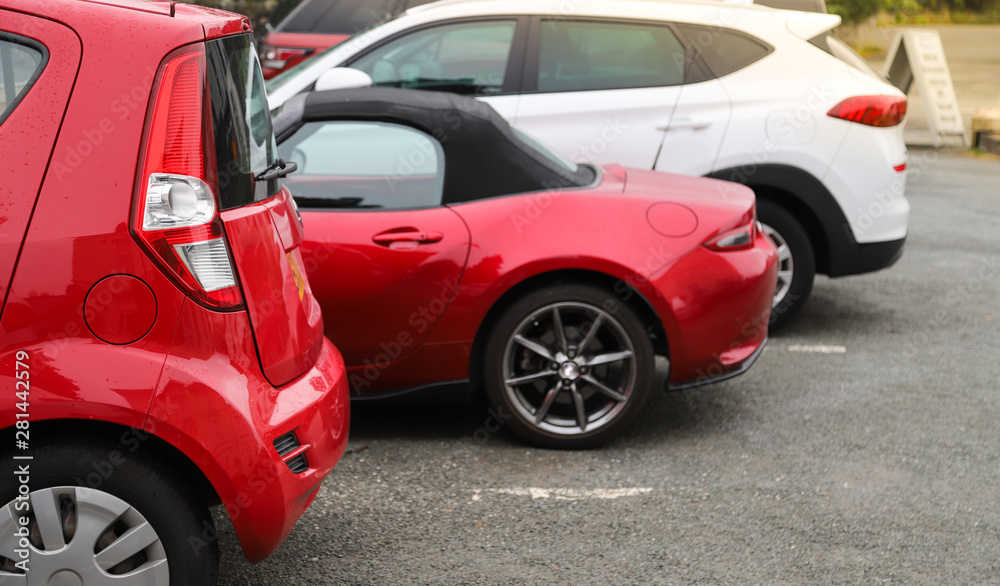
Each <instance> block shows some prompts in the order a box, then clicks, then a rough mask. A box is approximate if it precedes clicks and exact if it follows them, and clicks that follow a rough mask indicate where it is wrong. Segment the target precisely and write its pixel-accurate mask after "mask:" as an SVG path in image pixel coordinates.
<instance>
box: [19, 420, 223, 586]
mask: <svg viewBox="0 0 1000 586" xmlns="http://www.w3.org/2000/svg"><path fill="white" fill-rule="evenodd" d="M135 437H137V438H145V437H146V436H139V435H136V436H135ZM123 441H124V438H123ZM140 441H141V440H138V439H136V440H135V441H132V442H128V443H127V445H126V444H122V443H116V442H112V441H99V440H94V439H89V438H82V437H74V438H62V439H60V440H58V441H52V442H48V443H45V444H38V443H37V442H35V443H33V445H32V450H31V452H28V453H30V455H31V456H33V459H32V460H30V461H25V460H14V459H13V456H16V455H21V454H12V453H4V454H3V457H2V458H0V461H3V462H4V469H5V470H16V469H18V468H17V467H18V466H19V465H24V464H25V463H27V464H28V465H29V466H30V480H29V482H28V488H29V489H30V491H31V493H32V494H33V495H36V494H37V498H39V499H41V498H42V497H43V496H52V497H53V499H49V501H50V502H51V501H52V500H54V499H58V501H57V502H58V503H59V505H58V510H53V511H55V513H54V514H52V513H50V514H48V515H47V518H49V519H51V518H57V519H59V520H61V523H62V525H61V527H62V529H63V534H62V539H63V540H64V542H65V544H66V545H65V547H61V548H60V547H59V544H58V543H57V546H56V547H55V548H53V547H48V546H47V544H46V543H44V540H43V539H42V538H41V537H40V536H41V535H42V533H41V532H40V531H39V530H34V529H33V531H34V532H35V535H36V537H35V538H33V539H34V541H33V542H32V546H33V547H35V548H36V549H42V550H46V551H51V550H53V549H56V550H58V552H59V553H56V554H54V555H55V556H59V555H62V556H63V559H61V560H59V561H58V562H56V563H57V564H58V565H60V566H61V567H68V568H69V569H73V570H74V571H76V572H77V573H78V575H79V576H80V577H81V578H83V581H84V583H88V584H89V583H92V581H93V583H101V582H102V581H108V580H107V578H105V579H104V580H102V579H101V577H100V576H101V574H98V575H97V576H96V577H95V566H96V564H95V563H94V559H95V557H96V554H95V555H92V556H91V559H90V561H89V566H88V565H87V559H86V553H87V551H88V549H87V548H90V550H89V551H90V552H91V553H93V552H96V551H102V550H103V549H104V548H108V547H110V546H111V545H113V544H114V543H115V540H117V539H118V538H120V537H121V535H122V534H123V532H124V531H127V530H129V529H131V528H133V527H137V526H139V525H141V524H142V522H143V521H145V522H148V524H149V525H150V526H151V528H152V530H153V531H154V532H155V536H154V537H155V538H158V539H157V541H154V542H153V543H152V544H151V545H149V546H147V547H145V548H144V549H142V550H141V551H139V552H138V553H135V554H134V555H132V556H130V557H129V558H127V559H125V560H124V561H122V562H120V563H118V564H117V565H115V566H113V567H112V568H110V570H108V571H109V573H111V574H122V573H129V572H132V571H137V570H145V571H146V572H147V576H148V577H157V578H162V574H159V573H158V572H160V571H161V568H162V567H163V566H164V564H163V559H164V558H165V561H166V564H165V566H166V568H167V570H168V572H169V584H170V585H171V586H189V585H202V584H205V585H209V586H211V585H214V584H216V582H217V581H218V574H219V545H218V541H217V539H216V535H217V534H216V531H215V525H214V523H213V521H212V517H211V515H210V514H209V511H208V509H207V507H206V506H205V504H204V503H203V502H202V501H201V500H200V499H198V498H197V497H196V496H195V495H194V493H193V492H192V491H191V490H190V489H189V488H188V487H186V486H185V485H184V484H183V480H181V479H173V478H171V477H170V475H169V473H168V472H167V468H165V467H164V466H163V465H162V464H161V463H160V462H158V461H157V460H155V459H153V458H151V457H148V456H146V455H144V454H142V446H141V443H139V442H140ZM136 448H138V450H139V451H137V452H134V453H133V452H132V451H130V449H131V450H135V449H136ZM4 484H5V485H7V484H10V483H7V482H5V483H4ZM18 488H19V487H18V486H16V485H15V486H11V487H9V488H6V487H5V488H4V489H2V490H0V504H4V506H5V508H7V507H11V506H12V505H15V499H16V497H17V496H18ZM81 488H82V489H89V492H88V491H86V490H81ZM88 495H90V496H88ZM84 501H86V502H87V503H90V504H87V505H86V506H85V507H84V509H83V510H78V509H77V504H78V503H81V502H84ZM97 501H100V502H101V503H111V505H113V506H110V507H109V508H108V509H106V510H103V511H101V512H100V515H103V517H101V516H100V515H95V514H93V513H90V511H92V510H95V509H96V508H99V507H95V505H94V504H93V503H94V502H97ZM122 501H123V502H124V503H122ZM122 506H128V507H130V508H129V509H128V510H127V511H126V512H124V513H122V514H121V516H120V517H119V518H118V520H117V521H110V522H109V521H105V520H102V519H107V518H112V517H108V515H112V516H113V515H114V514H115V513H116V512H117V510H118V508H119V507H122ZM32 507H34V503H32ZM3 512H4V511H3V509H0V513H3ZM11 512H13V510H12V511H11ZM136 513H137V514H138V515H139V516H138V517H137V516H136ZM17 514H18V515H24V514H25V513H24V511H21V510H19V511H18V513H17ZM39 514H43V515H44V513H39ZM88 515H89V516H88ZM15 518H16V517H15ZM35 518H36V515H35V511H34V510H32V513H31V519H32V527H35V526H37V522H36V521H35ZM95 519H96V521H95ZM84 520H88V523H87V524H86V525H85V524H84V523H82V522H81V523H80V524H79V526H77V522H78V521H84ZM3 523H4V521H3V518H2V516H0V525H3ZM103 523H110V524H107V525H104V524H103ZM55 526H56V527H59V526H60V525H58V524H56V525H55ZM85 526H87V527H98V529H95V530H93V531H90V530H86V529H84V527H85ZM101 527H104V528H103V529H100V528H101ZM95 535H99V537H96V540H94V539H95V538H94V536H95ZM0 539H2V537H0ZM92 541H93V543H94V544H93V545H92V544H91V542H92ZM50 543H51V542H50ZM123 543H124V542H123ZM144 543H145V542H144ZM128 551H131V549H129V550H128ZM64 552H65V553H64ZM81 552H84V553H83V556H82V557H81ZM46 557H52V556H46ZM13 561H17V560H13ZM49 565H51V564H50V563H48V562H47V564H46V567H48V566H49ZM0 567H2V568H4V569H6V570H7V571H9V570H11V569H12V567H11V563H10V562H7V561H6V560H5V559H3V558H0ZM4 569H0V577H2V576H4V573H3V572H4ZM35 569H36V568H32V570H31V574H35ZM37 570H38V571H42V568H37ZM31 577H32V578H36V577H40V575H37V574H36V575H35V576H31ZM0 581H2V579H0ZM158 581H159V580H156V581H155V582H154V583H156V582H158Z"/></svg>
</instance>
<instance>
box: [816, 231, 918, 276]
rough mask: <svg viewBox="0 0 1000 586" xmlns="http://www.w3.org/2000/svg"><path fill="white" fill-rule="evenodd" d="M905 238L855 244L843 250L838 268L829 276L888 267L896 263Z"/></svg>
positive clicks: (869, 271) (901, 252)
mask: <svg viewBox="0 0 1000 586" xmlns="http://www.w3.org/2000/svg"><path fill="white" fill-rule="evenodd" d="M905 244H906V238H900V239H899V240H890V241H888V242H871V243H868V244H855V245H854V246H853V247H850V248H849V250H843V251H842V252H841V253H842V255H843V259H842V261H841V262H840V263H839V265H838V267H839V270H838V271H837V272H836V273H835V274H834V273H833V271H831V274H830V276H831V277H845V276H847V275H860V274H862V273H871V272H873V271H878V270H882V269H885V268H889V267H891V266H892V265H894V264H896V261H898V260H899V259H900V257H902V256H903V246H904V245H905Z"/></svg>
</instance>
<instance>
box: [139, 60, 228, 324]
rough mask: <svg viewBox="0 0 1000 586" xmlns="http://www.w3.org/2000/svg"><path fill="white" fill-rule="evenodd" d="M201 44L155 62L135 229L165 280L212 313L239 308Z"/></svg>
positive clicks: (144, 137)
mask: <svg viewBox="0 0 1000 586" xmlns="http://www.w3.org/2000/svg"><path fill="white" fill-rule="evenodd" d="M205 63H206V60H205V48H204V45H201V44H197V45H190V46H188V47H184V48H181V49H178V50H177V51H174V52H173V53H171V54H170V55H168V56H167V58H166V59H165V60H164V62H163V64H162V65H160V69H159V71H158V72H157V75H156V82H155V83H154V85H153V100H152V105H151V107H150V109H149V115H148V118H147V122H146V130H145V134H144V135H143V148H142V155H141V158H140V161H141V166H140V171H139V177H138V181H137V182H136V204H135V209H134V211H133V221H132V230H133V233H134V234H135V237H136V239H137V240H138V241H139V243H140V244H142V245H143V246H144V247H145V248H146V250H147V251H148V252H149V254H150V256H151V257H152V258H153V260H154V261H155V262H156V263H157V264H158V265H159V266H160V268H161V269H163V271H164V272H165V273H167V275H169V276H170V277H172V278H173V279H174V280H175V281H176V282H178V283H179V284H180V285H181V287H182V288H183V289H184V290H185V291H186V292H187V293H188V294H189V295H191V296H192V297H193V298H194V299H195V300H197V301H199V302H200V303H202V304H203V305H206V306H208V307H211V308H215V309H236V308H240V307H242V306H243V294H242V292H241V291H240V287H239V283H237V281H236V273H235V271H233V261H232V255H231V254H230V252H229V245H228V242H227V240H226V233H225V230H224V229H223V226H222V220H221V218H220V217H219V214H218V205H217V201H218V199H217V197H216V191H217V190H218V187H217V180H216V178H215V176H214V173H212V172H211V170H212V169H213V167H214V152H215V145H214V138H213V133H212V128H211V126H212V123H211V104H210V101H211V98H210V96H209V92H208V81H207V79H206V75H207V67H206V65H205Z"/></svg>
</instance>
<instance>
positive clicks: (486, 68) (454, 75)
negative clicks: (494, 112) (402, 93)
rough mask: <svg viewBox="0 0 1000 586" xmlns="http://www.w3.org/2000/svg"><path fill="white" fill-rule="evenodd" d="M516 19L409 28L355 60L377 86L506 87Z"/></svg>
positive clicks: (476, 90)
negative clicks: (505, 81) (404, 32)
mask: <svg viewBox="0 0 1000 586" xmlns="http://www.w3.org/2000/svg"><path fill="white" fill-rule="evenodd" d="M516 29H517V21H515V20H492V21H487V22H463V23H456V24H447V25H443V26H438V27H433V28H428V29H423V30H419V31H416V32H414V33H410V34H408V35H406V36H403V37H400V38H398V39H395V40H393V41H390V42H388V43H386V44H385V45H382V46H380V47H377V48H376V49H375V50H373V51H371V52H370V53H368V54H367V55H364V56H362V57H361V58H360V59H358V60H356V61H355V62H353V63H351V67H353V68H354V69H360V70H361V71H364V72H365V73H367V74H368V75H370V76H372V79H374V80H375V85H376V86H385V87H404V88H414V89H427V90H439V91H448V92H454V93H460V94H480V95H481V94H495V93H498V92H500V91H501V90H502V89H503V82H504V75H505V73H506V71H507V61H508V60H509V59H510V50H511V45H512V44H513V41H514V31H515V30H516Z"/></svg>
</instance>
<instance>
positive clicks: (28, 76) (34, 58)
mask: <svg viewBox="0 0 1000 586" xmlns="http://www.w3.org/2000/svg"><path fill="white" fill-rule="evenodd" d="M47 58H48V54H47V52H46V51H45V47H43V46H42V45H40V44H39V43H36V42H35V41H32V40H30V39H26V38H24V37H20V36H17V35H12V34H8V33H3V32H0V124H3V121H4V120H6V119H7V116H9V115H10V113H11V112H13V111H14V108H16V107H17V104H18V103H19V102H20V101H21V99H22V98H23V97H24V96H25V94H27V93H28V90H29V89H31V86H32V85H33V84H34V83H35V80H36V79H38V76H39V75H41V74H42V69H44V68H45V62H46V60H47Z"/></svg>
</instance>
